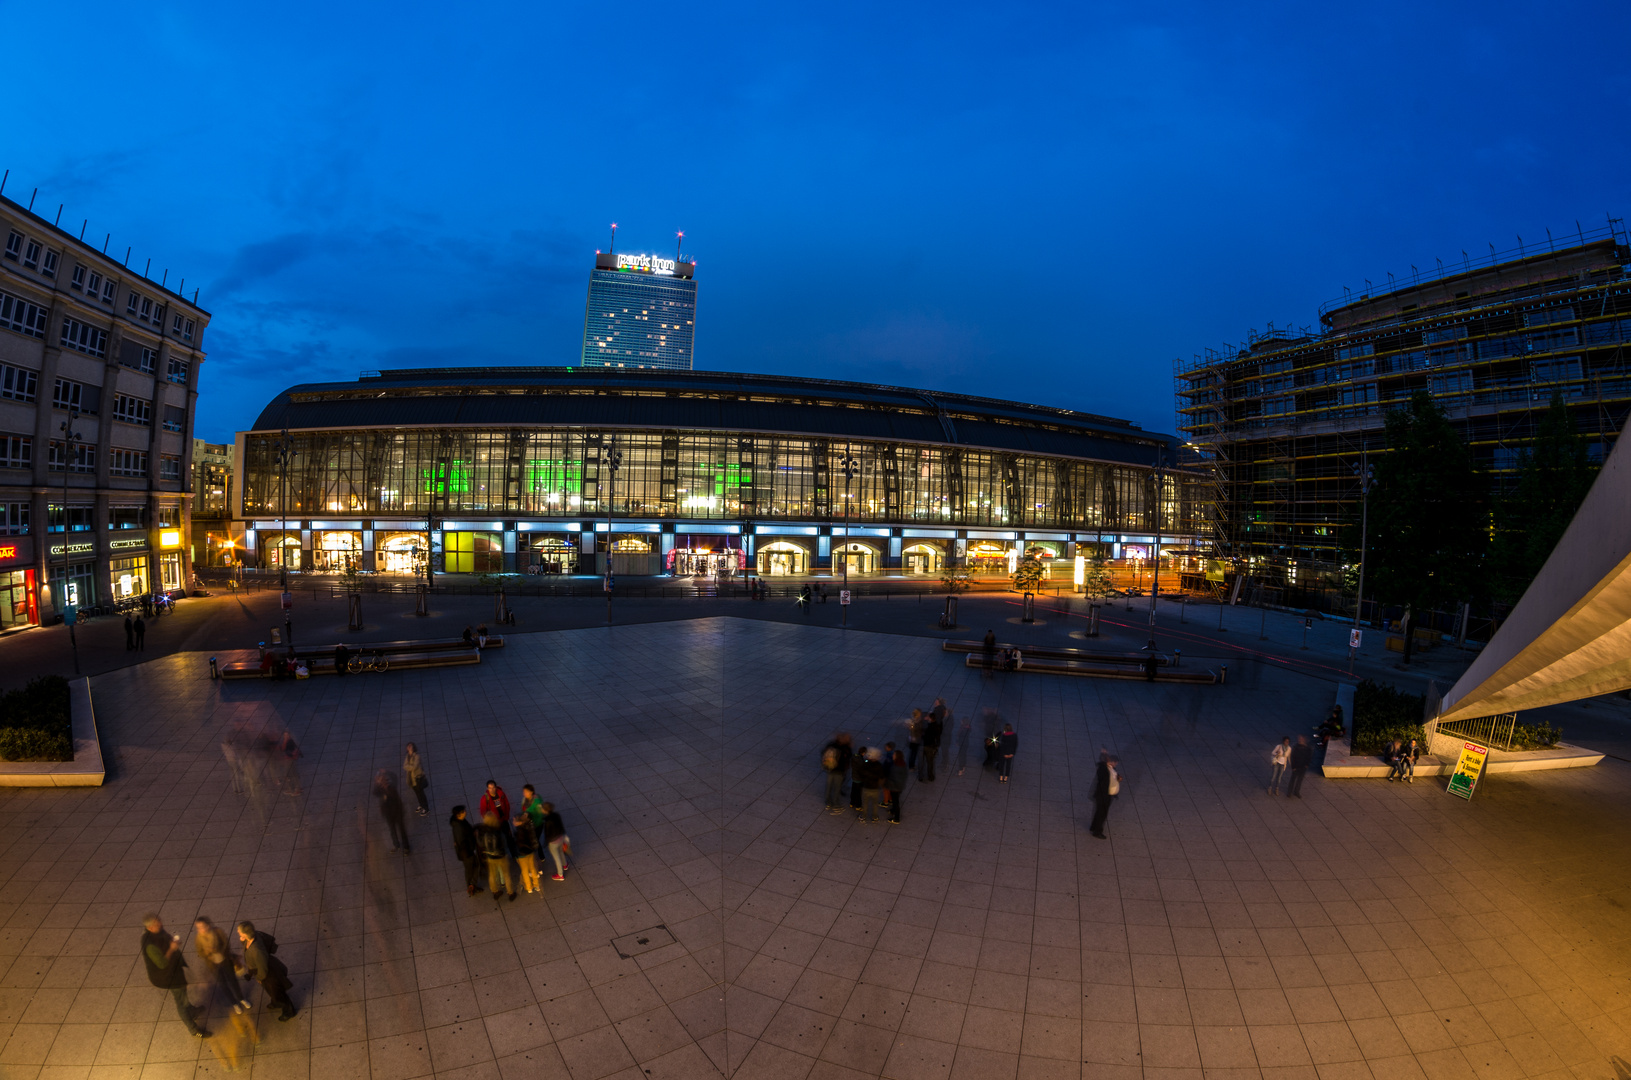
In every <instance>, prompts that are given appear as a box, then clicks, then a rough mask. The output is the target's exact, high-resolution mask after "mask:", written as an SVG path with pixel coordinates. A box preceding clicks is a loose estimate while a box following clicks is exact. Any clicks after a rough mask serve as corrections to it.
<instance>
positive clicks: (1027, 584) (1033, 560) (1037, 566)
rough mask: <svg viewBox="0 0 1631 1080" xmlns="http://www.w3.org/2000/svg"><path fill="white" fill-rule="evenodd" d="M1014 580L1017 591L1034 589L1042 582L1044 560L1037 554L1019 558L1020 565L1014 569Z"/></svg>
mask: <svg viewBox="0 0 1631 1080" xmlns="http://www.w3.org/2000/svg"><path fill="white" fill-rule="evenodd" d="M1013 580H1014V590H1015V591H1016V592H1024V591H1026V590H1027V589H1034V588H1036V587H1037V586H1038V585H1040V584H1042V560H1041V559H1039V558H1037V557H1036V556H1035V555H1027V556H1025V557H1024V558H1023V559H1021V560H1019V565H1018V566H1017V567H1016V568H1015V569H1014V574H1013Z"/></svg>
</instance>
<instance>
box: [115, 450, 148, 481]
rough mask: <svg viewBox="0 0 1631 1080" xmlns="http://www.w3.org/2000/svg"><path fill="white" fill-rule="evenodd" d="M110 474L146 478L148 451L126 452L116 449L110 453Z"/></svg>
mask: <svg viewBox="0 0 1631 1080" xmlns="http://www.w3.org/2000/svg"><path fill="white" fill-rule="evenodd" d="M108 474H109V475H110V476H146V475H147V451H145V450H124V449H121V448H119V447H114V448H113V449H111V450H109V451H108Z"/></svg>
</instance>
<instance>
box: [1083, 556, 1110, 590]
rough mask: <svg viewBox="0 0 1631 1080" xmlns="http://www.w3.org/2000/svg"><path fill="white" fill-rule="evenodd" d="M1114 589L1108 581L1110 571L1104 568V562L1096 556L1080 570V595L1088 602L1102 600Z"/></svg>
mask: <svg viewBox="0 0 1631 1080" xmlns="http://www.w3.org/2000/svg"><path fill="white" fill-rule="evenodd" d="M1113 588H1115V585H1114V583H1113V582H1112V581H1111V580H1110V571H1108V570H1106V569H1105V567H1104V560H1103V559H1101V558H1099V557H1098V556H1097V555H1095V556H1093V557H1092V558H1091V559H1089V560H1087V565H1086V566H1084V567H1083V568H1082V595H1083V596H1086V597H1087V598H1088V599H1089V600H1103V599H1104V598H1105V597H1106V596H1109V595H1110V590H1112V589H1113Z"/></svg>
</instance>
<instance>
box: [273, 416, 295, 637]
mask: <svg viewBox="0 0 1631 1080" xmlns="http://www.w3.org/2000/svg"><path fill="white" fill-rule="evenodd" d="M292 456H293V445H292V444H291V442H290V440H289V429H288V428H284V429H283V434H282V435H281V436H280V437H279V438H278V442H277V460H278V466H279V469H280V474H281V477H280V480H279V485H280V486H279V489H278V513H279V514H281V515H282V516H283V517H282V526H283V529H282V533H281V535H280V536H279V537H278V559H277V564H278V584H279V589H278V591H279V593H280V594H281V595H280V596H279V597H278V599H279V600H280V601H281V602H282V604H283V642H284V644H285V645H286V646H287V647H288V649H289V655H290V656H293V655H294V612H293V611H292V608H293V606H294V605H293V604H292V603H290V596H289V459H290V458H291V457H292Z"/></svg>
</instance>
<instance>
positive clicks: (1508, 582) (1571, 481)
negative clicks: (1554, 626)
mask: <svg viewBox="0 0 1631 1080" xmlns="http://www.w3.org/2000/svg"><path fill="white" fill-rule="evenodd" d="M1596 474H1597V470H1596V469H1595V468H1593V467H1592V464H1591V460H1590V458H1589V457H1588V456H1587V447H1586V440H1585V439H1583V438H1582V437H1581V436H1580V433H1579V432H1578V431H1577V430H1576V429H1575V426H1574V417H1573V415H1571V414H1570V412H1569V407H1568V406H1567V405H1565V404H1564V403H1563V395H1562V394H1561V393H1557V392H1554V393H1553V394H1552V403H1551V406H1550V407H1549V408H1548V409H1547V410H1546V412H1545V414H1544V415H1543V416H1542V417H1541V420H1540V424H1539V426H1538V427H1537V428H1536V430H1535V441H1534V442H1533V443H1532V444H1531V445H1529V446H1527V447H1525V448H1524V449H1523V450H1522V451H1521V452H1520V453H1519V455H1518V475H1517V480H1516V482H1515V483H1514V484H1513V485H1512V488H1511V490H1510V491H1508V492H1507V494H1506V496H1505V497H1504V498H1502V499H1501V500H1500V502H1499V504H1498V505H1497V507H1496V526H1495V541H1494V543H1493V545H1492V546H1491V552H1490V554H1491V560H1490V561H1491V562H1492V563H1493V564H1494V566H1493V570H1494V574H1493V577H1494V586H1495V594H1496V596H1497V597H1499V598H1500V599H1501V600H1504V601H1506V602H1508V603H1517V601H1518V599H1519V597H1521V596H1523V593H1524V590H1525V589H1527V588H1529V583H1530V582H1531V581H1533V580H1535V575H1536V574H1538V573H1540V568H1541V567H1542V566H1544V565H1545V564H1546V559H1547V558H1548V557H1549V556H1550V555H1551V554H1552V549H1553V548H1554V547H1556V546H1557V542H1558V540H1560V539H1562V537H1563V530H1565V529H1567V528H1568V527H1569V522H1570V521H1572V520H1573V519H1574V512H1575V511H1576V510H1578V509H1579V508H1580V502H1581V500H1583V499H1584V498H1585V497H1586V492H1587V491H1589V490H1590V489H1591V484H1592V481H1593V480H1594V479H1596Z"/></svg>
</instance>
